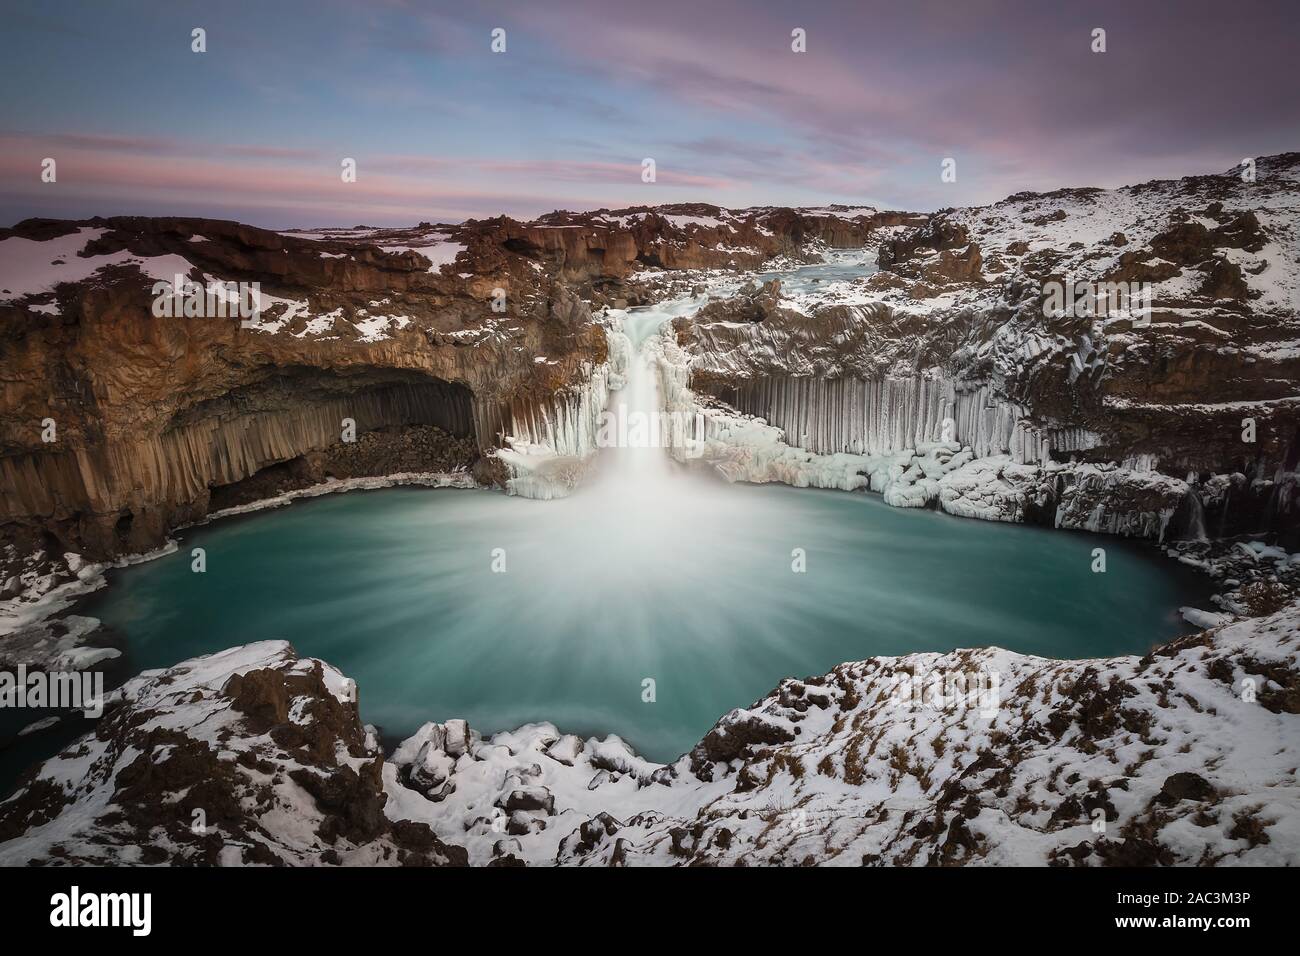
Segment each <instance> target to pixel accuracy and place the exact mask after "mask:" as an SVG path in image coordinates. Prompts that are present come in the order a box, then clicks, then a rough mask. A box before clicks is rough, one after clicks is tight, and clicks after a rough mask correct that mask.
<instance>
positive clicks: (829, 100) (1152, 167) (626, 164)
mask: <svg viewBox="0 0 1300 956" xmlns="http://www.w3.org/2000/svg"><path fill="white" fill-rule="evenodd" d="M0 9H2V10H3V29H0V74H2V75H3V82H4V88H5V93H4V96H3V97H0V225H9V224H12V223H13V222H15V221H17V220H18V219H22V218H25V217H28V216H55V217H77V218H81V217H87V216H92V215H120V214H145V215H163V214H166V215H187V216H215V217H221V218H229V219H239V220H242V221H245V222H251V223H255V224H258V225H264V226H270V227H280V228H284V227H292V226H312V225H325V224H347V225H351V224H356V223H367V224H401V223H411V222H416V221H419V220H421V219H429V220H444V221H455V220H460V219H464V218H467V217H483V216H492V215H497V214H500V213H506V214H509V215H514V216H519V217H527V216H533V215H536V214H538V213H541V212H547V211H550V210H552V209H556V208H566V209H593V208H598V207H604V206H608V207H617V206H625V205H640V204H648V203H661V202H678V201H705V202H712V203H717V204H720V205H726V206H733V207H740V206H750V205H766V204H783V205H815V204H821V203H827V202H841V203H850V204H861V203H865V204H870V205H876V206H881V207H886V208H906V209H915V210H931V209H935V208H938V207H942V206H957V205H969V204H976V203H984V202H991V201H994V200H997V199H1000V198H1002V197H1003V196H1005V195H1007V194H1009V193H1012V192H1017V191H1020V190H1023V189H1039V190H1041V189H1052V188H1057V187H1060V186H1067V185H1099V186H1114V185H1122V184H1125V183H1131V182H1138V181H1141V180H1144V179H1150V178H1156V177H1174V176H1179V175H1185V174H1188V173H1199V172H1211V171H1220V170H1223V169H1227V168H1228V167H1230V166H1233V165H1235V164H1237V163H1238V162H1240V160H1241V159H1242V158H1243V157H1247V156H1259V155H1265V154H1268V153H1275V152H1283V151H1287V150H1293V149H1297V148H1300V95H1297V94H1298V93H1300V83H1297V81H1296V78H1295V68H1296V62H1297V59H1300V56H1298V54H1300V39H1297V37H1298V36H1300V33H1298V32H1297V29H1296V16H1295V4H1294V3H1293V2H1291V0H1285V2H1283V0H1277V2H1263V0H1234V2H1232V3H1223V2H1218V0H1216V2H1202V0H1184V2H1168V3H1157V2H1135V0H1124V2H1119V3H1107V2H1093V3H1088V4H1083V3H1077V4H1076V3H1071V4H1058V3H1047V2H1032V0H1026V2H991V0H990V2H980V0H964V2H948V3H933V4H932V3H926V2H917V0H909V2H903V0H900V2H896V3H883V2H871V0H858V2H848V0H846V2H835V0H824V2H817V0H802V2H759V0H689V2H679V0H653V2H645V0H591V2H588V0H544V2H543V0H510V2H495V3H494V2H479V0H456V2H441V0H438V2H418V0H366V2H356V3H346V2H342V0H303V2H295V0H281V2H272V0H261V2H255V0H247V2H242V0H227V2H223V3H210V2H209V3H199V2H195V3H189V2H185V0H170V2H166V3H162V2H157V3H143V2H132V0H115V2H111V3H105V2H101V0H90V2H84V3H79V2H63V0H45V2H39V3H37V2H33V3H18V2H14V0H3V2H0ZM195 27H203V28H204V29H205V30H206V32H207V52H206V53H202V54H199V53H194V52H192V51H191V30H192V29H193V28H195ZM498 27H499V28H502V29H504V30H505V38H506V51H505V52H504V53H493V52H492V50H491V42H492V38H491V32H492V30H493V29H494V28H498ZM1099 27H1100V28H1104V29H1105V30H1106V47H1107V49H1106V52H1105V53H1093V52H1092V50H1091V45H1092V42H1093V40H1092V31H1093V30H1094V29H1095V28H1099ZM795 28H801V29H803V30H805V31H806V36H807V52H806V53H795V52H793V51H792V50H791V31H792V30H794V29H795ZM46 157H52V158H54V159H55V160H56V162H57V182H55V183H43V182H41V178H40V172H41V161H42V160H43V159H44V158H46ZM344 157H351V158H354V159H355V160H356V162H357V172H358V175H357V181H356V182H355V183H344V182H342V180H341V177H340V162H341V160H342V159H343V158H344ZM647 157H650V158H653V159H654V160H655V163H656V168H657V181H656V182H654V183H653V184H647V183H643V182H642V180H641V164H642V160H643V159H644V158H647ZM945 157H952V158H954V159H955V160H956V164H957V165H956V169H957V179H956V182H953V183H944V182H941V180H940V167H941V163H942V161H943V159H944V158H945Z"/></svg>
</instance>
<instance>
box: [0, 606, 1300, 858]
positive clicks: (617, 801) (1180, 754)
mask: <svg viewBox="0 0 1300 956" xmlns="http://www.w3.org/2000/svg"><path fill="white" fill-rule="evenodd" d="M963 681H964V683H962V682H963ZM356 696H357V693H356V687H355V685H354V684H353V683H352V682H351V681H350V680H348V679H347V678H345V677H344V676H343V675H342V674H340V673H339V672H338V671H336V670H335V669H334V668H332V667H330V666H329V665H328V664H324V663H322V662H320V661H316V660H312V659H308V658H299V657H298V656H297V654H296V653H295V652H294V650H293V648H292V647H290V646H289V645H288V644H287V643H284V642H264V643H258V644H250V645H248V646H246V647H240V648H233V649H230V650H227V651H223V652H221V653H218V654H214V655H210V656H207V657H202V658H196V659H194V660H191V661H187V662H185V663H183V664H180V665H178V666H176V667H174V668H170V669H168V670H165V671H152V672H147V673H145V674H142V675H141V676H139V677H137V678H135V679H134V680H132V681H131V682H129V683H128V684H127V685H126V686H125V687H123V688H121V689H120V690H119V691H116V692H114V694H113V698H114V703H112V704H111V705H110V707H109V709H108V711H107V712H106V714H105V716H104V717H103V718H102V721H101V723H100V725H99V727H98V729H97V731H96V732H95V733H94V734H92V735H88V736H86V737H84V738H83V739H82V740H80V741H78V742H76V743H75V744H73V745H72V746H70V747H69V748H68V749H67V750H66V751H65V752H64V753H62V754H60V755H59V756H57V757H55V758H52V759H51V760H49V761H47V762H46V763H45V764H44V765H42V766H41V767H40V768H39V769H38V770H37V771H36V772H35V774H34V775H33V776H32V777H30V778H29V779H28V780H26V781H25V782H24V784H23V786H21V787H20V789H19V791H18V793H17V794H16V795H15V796H14V797H12V798H11V799H10V800H8V801H7V802H6V803H4V804H3V805H0V864H24V863H126V864H155V863H167V862H172V863H177V862H197V863H208V864H225V865H235V864H261V863H287V864H291V865H313V864H349V863H355V864H394V865H397V864H405V865H427V864H434V865H442V864H457V863H465V862H468V863H471V864H488V863H496V864H517V863H527V864H532V865H550V864H556V863H559V864H569V865H619V864H628V865H632V864H658V865H679V864H709V865H724V866H731V865H762V864H781V865H808V864H843V865H860V864H901V865H921V864H968V863H969V864H1045V863H1050V864H1055V865H1107V864H1109V865H1123V864H1140V865H1155V864H1161V865H1168V864H1239V863H1246V864H1266V865H1278V864H1297V863H1300V780H1298V779H1297V767H1298V766H1300V605H1297V604H1296V603H1290V604H1287V605H1286V606H1285V607H1283V608H1282V609H1281V610H1279V611H1277V612H1275V613H1273V614H1271V615H1268V616H1264V617H1259V618H1252V619H1246V620H1241V621H1238V622H1236V623H1231V624H1226V625H1221V626H1218V627H1215V628H1212V629H1210V630H1207V631H1204V632H1201V633H1199V634H1196V635H1193V636H1190V637H1186V638H1182V639H1180V640H1178V641H1176V642H1174V643H1172V644H1169V645H1166V646H1164V647H1160V648H1157V649H1156V650H1154V651H1153V652H1152V653H1150V654H1148V655H1147V656H1145V657H1142V658H1136V657H1126V658H1118V659H1114V660H1093V661H1052V660H1046V659H1042V658H1035V657H1026V656H1021V655H1017V654H1012V653H1010V652H1008V651H1004V650H1001V649H998V648H988V649H982V650H974V651H971V650H964V651H955V652H953V653H950V654H942V655H941V654H913V655H907V656H904V657H896V658H874V659H870V660H866V661H861V662H856V663H846V664H841V665H839V666H838V667H836V668H835V669H834V670H832V671H831V672H830V673H828V674H826V675H824V676H821V677H815V678H809V679H806V680H794V679H787V680H784V681H782V683H781V684H780V686H779V687H777V688H776V689H775V690H774V691H773V692H772V693H771V694H770V695H768V696H767V697H765V698H763V699H762V700H760V701H757V702H756V703H755V704H753V705H752V706H751V707H748V708H745V709H739V710H735V711H732V712H731V713H730V714H728V715H726V716H725V717H724V718H723V719H722V720H720V721H719V722H718V724H717V725H716V726H715V727H714V728H713V730H711V731H710V732H709V733H708V734H707V735H706V736H705V737H704V739H703V740H701V741H700V743H699V744H698V745H697V746H696V747H695V748H694V749H693V750H692V751H691V752H690V753H689V754H686V755H684V756H683V757H681V758H680V759H679V760H678V761H677V762H676V763H674V764H672V765H667V766H663V765H657V764H653V763H650V762H648V761H645V760H643V759H641V758H639V757H638V756H637V755H636V754H635V753H633V752H632V751H631V749H630V748H628V747H627V746H626V745H625V744H624V743H623V742H622V741H620V740H619V739H618V738H616V737H607V738H605V739H603V740H599V739H595V738H592V739H588V740H580V739H578V738H577V737H574V736H571V735H564V734H562V733H561V732H560V731H559V730H557V729H556V728H554V727H553V726H551V725H549V724H531V725H528V726H525V727H521V728H519V729H518V730H515V731H513V732H509V733H501V734H497V735H496V736H494V737H492V738H491V739H481V738H480V736H479V735H478V734H477V733H476V732H474V731H472V730H471V729H470V728H468V727H466V726H465V724H464V722H463V721H456V720H452V721H448V722H446V723H445V724H435V723H430V724H426V725H425V726H424V727H423V728H421V730H420V731H419V732H418V733H417V734H416V735H415V736H414V737H412V738H411V739H409V740H407V741H406V742H404V743H403V744H401V745H400V746H399V747H398V748H397V750H396V752H395V753H394V754H392V755H391V756H388V757H387V758H386V757H385V756H384V754H383V752H382V751H381V749H380V747H379V744H378V741H377V738H376V735H375V733H374V731H373V729H372V728H366V727H363V726H362V725H361V723H360V720H359V718H358V716H357V708H356V704H355V700H356Z"/></svg>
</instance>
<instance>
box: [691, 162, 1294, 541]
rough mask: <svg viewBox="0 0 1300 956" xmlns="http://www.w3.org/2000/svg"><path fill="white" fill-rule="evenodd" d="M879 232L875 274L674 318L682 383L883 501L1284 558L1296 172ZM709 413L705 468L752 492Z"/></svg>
mask: <svg viewBox="0 0 1300 956" xmlns="http://www.w3.org/2000/svg"><path fill="white" fill-rule="evenodd" d="M881 235H883V236H884V238H883V240H882V241H881V242H880V246H879V253H878V255H879V262H880V266H881V271H880V272H879V273H877V274H875V275H872V276H870V277H867V278H863V279H859V280H855V281H851V282H847V281H846V282H837V283H829V284H826V285H825V286H821V287H818V288H817V289H815V290H814V291H811V292H800V293H797V294H793V295H789V294H787V295H786V296H785V298H784V299H783V300H782V301H781V302H780V303H778V304H775V305H774V304H772V303H769V305H768V307H767V308H765V309H762V310H760V311H759V312H754V310H748V311H746V309H745V308H738V307H737V306H736V304H735V303H734V302H719V303H714V304H711V305H709V306H707V307H705V308H704V309H701V310H700V311H699V312H698V313H697V314H695V315H694V316H691V317H685V318H682V319H679V320H677V322H676V329H675V343H672V344H670V345H669V346H668V350H669V352H673V349H674V346H675V347H676V348H679V349H680V353H675V354H676V356H677V357H676V359H675V360H676V361H678V362H679V363H684V364H685V367H686V370H687V381H686V383H685V384H687V385H688V386H689V387H690V388H691V389H692V390H693V391H694V392H695V393H697V394H698V395H703V396H706V397H707V398H709V399H712V400H714V401H715V402H721V403H724V405H725V406H729V407H730V408H732V409H734V411H736V412H739V413H742V414H743V415H752V416H758V417H760V418H762V419H764V420H765V421H766V422H767V423H769V424H771V425H774V426H777V427H779V428H780V429H782V430H783V432H784V439H785V441H786V442H788V444H789V445H791V446H798V447H799V448H801V449H804V450H806V451H810V452H814V453H817V454H820V455H823V456H825V455H835V454H848V455H853V456H860V457H863V458H864V459H870V460H862V461H860V462H859V463H858V467H856V469H850V470H851V471H853V472H855V473H856V474H857V475H859V476H860V479H861V480H859V481H857V483H856V485H855V486H866V485H870V486H871V487H873V488H875V489H876V490H879V491H884V492H885V494H886V496H887V497H891V495H892V498H893V499H894V502H895V503H907V504H914V505H919V504H933V505H937V506H939V507H944V508H947V509H948V510H952V511H954V512H955V513H958V514H967V515H973V516H980V517H994V518H1002V519H1004V520H1018V521H1023V520H1037V521H1045V522H1047V523H1055V524H1058V525H1063V526H1067V527H1084V528H1089V529H1091V530H1101V531H1119V532H1122V533H1131V534H1139V535H1143V536H1148V537H1157V538H1159V537H1166V536H1171V537H1180V536H1200V535H1204V534H1207V533H1208V534H1212V535H1215V534H1217V535H1224V534H1241V533H1254V532H1262V531H1272V532H1277V533H1280V534H1283V535H1284V536H1285V537H1286V541H1287V543H1288V544H1289V545H1290V546H1291V547H1296V546H1300V539H1298V538H1297V534H1300V500H1298V492H1297V480H1296V475H1295V472H1296V468H1297V462H1298V461H1300V320H1298V318H1297V309H1296V303H1297V301H1300V298H1298V296H1300V265H1298V263H1300V154H1286V155H1283V156H1276V157H1269V158H1265V159H1262V160H1260V161H1259V174H1258V178H1257V179H1256V180H1255V181H1253V182H1243V181H1242V179H1241V177H1240V176H1239V175H1238V171H1236V170H1233V171H1229V172H1227V173H1225V174H1223V175H1219V176H1198V177H1189V178H1187V179H1183V180H1179V181H1177V182H1155V183H1147V184H1143V185H1141V186H1136V187H1127V188H1125V189H1120V190H1113V191H1103V190H1063V191H1060V192H1056V193H1049V194H1044V195H1037V194H1021V195H1017V196H1012V197H1011V198H1009V199H1007V200H1004V201H1003V202H1001V203H998V204H996V205H994V206H990V207H984V208H979V209H960V210H945V211H942V212H940V213H936V214H934V215H933V216H931V217H929V219H928V220H927V221H926V222H925V223H924V224H923V225H921V226H919V227H915V228H896V229H888V230H885V231H884V232H882V233H881ZM1131 284H1136V286H1135V285H1131ZM1143 293H1145V294H1146V296H1147V298H1146V299H1141V298H1140V295H1141V294H1143ZM1094 295H1096V296H1098V297H1097V298H1093V297H1092V296H1094ZM1106 296H1110V297H1109V298H1106ZM1124 297H1128V298H1124ZM741 313H744V314H741ZM673 374H674V373H669V378H672V376H673ZM682 401H686V397H685V396H683V397H682ZM710 417H711V419H712V420H713V421H714V422H715V426H714V433H715V434H714V435H713V436H711V437H718V436H719V435H721V433H722V432H728V433H729V434H730V436H731V438H732V439H736V440H731V441H726V440H723V441H720V442H719V444H718V445H717V446H716V447H715V448H714V453H715V454H714V457H715V461H716V462H717V463H719V464H721V465H722V466H723V468H724V470H725V471H729V472H730V473H731V474H732V475H733V476H735V477H744V478H746V479H748V480H765V475H764V468H763V467H755V466H754V462H755V461H756V455H758V454H759V453H757V452H755V451H754V449H752V448H751V449H750V450H749V451H745V449H744V448H743V447H741V446H743V442H739V444H738V437H739V432H740V431H743V430H744V429H743V428H742V427H741V426H739V425H738V424H737V423H735V422H734V421H733V422H731V423H730V424H728V423H727V422H726V421H725V419H726V414H725V413H716V412H715V413H714V414H712V415H711V416H710ZM750 431H751V432H752V429H750ZM751 437H752V435H751ZM932 446H933V447H932ZM760 457H761V456H760ZM768 458H769V459H772V456H771V455H770V454H768ZM783 462H784V463H788V456H787V458H786V459H783ZM842 470H843V469H842V468H841V469H839V471H842ZM773 477H775V478H776V479H777V480H787V478H788V477H789V472H788V471H786V472H782V473H780V474H773V473H769V474H768V475H767V476H766V478H767V479H770V478H773ZM809 480H811V483H818V481H819V479H817V478H816V477H813V478H812V479H809ZM836 486H844V485H843V483H842V482H838V479H837V483H836Z"/></svg>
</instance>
